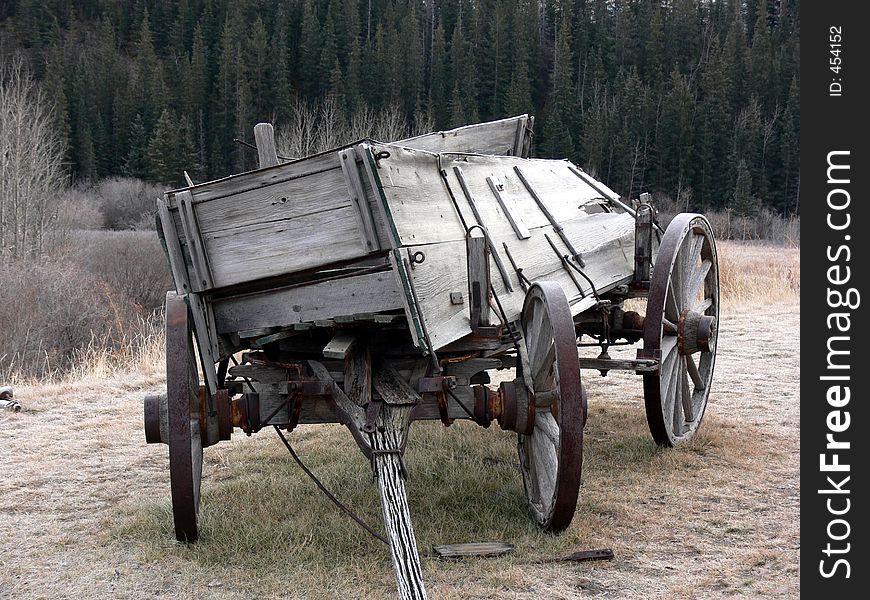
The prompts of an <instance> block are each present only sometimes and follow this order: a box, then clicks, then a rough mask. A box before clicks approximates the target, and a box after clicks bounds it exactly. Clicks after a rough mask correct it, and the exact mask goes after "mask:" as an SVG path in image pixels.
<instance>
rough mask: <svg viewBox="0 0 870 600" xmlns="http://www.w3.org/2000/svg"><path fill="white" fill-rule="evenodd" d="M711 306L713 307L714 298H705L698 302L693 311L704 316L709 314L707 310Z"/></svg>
mask: <svg viewBox="0 0 870 600" xmlns="http://www.w3.org/2000/svg"><path fill="white" fill-rule="evenodd" d="M711 306H713V299H712V298H704V299H703V300H702V301H701V302H698V303H697V304H696V305H695V306H694V307H692V310H693V311H695V312H696V313H698V314H702V315H703V314H704V313H706V312H707V309H708V308H710V307H711Z"/></svg>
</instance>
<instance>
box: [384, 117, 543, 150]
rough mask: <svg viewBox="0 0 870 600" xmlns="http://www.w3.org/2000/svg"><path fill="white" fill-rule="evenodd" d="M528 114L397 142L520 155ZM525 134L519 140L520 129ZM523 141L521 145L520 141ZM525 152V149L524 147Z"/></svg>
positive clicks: (407, 145)
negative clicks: (518, 151) (518, 152)
mask: <svg viewBox="0 0 870 600" xmlns="http://www.w3.org/2000/svg"><path fill="white" fill-rule="evenodd" d="M528 122H529V118H528V115H519V116H516V117H510V118H507V119H501V120H499V121H490V122H487V123H477V124H474V125H466V126H464V127H457V128H456V129H451V130H449V131H436V132H433V133H427V134H424V135H420V136H417V137H412V138H407V139H404V140H399V141H397V142H393V143H394V144H396V145H397V146H405V147H407V148H415V149H417V150H426V151H428V152H472V153H476V154H499V155H509V154H517V147H518V146H519V147H520V148H525V147H527V146H526V137H527V136H528V135H529V133H528V132H527V131H526V124H527V123H528ZM519 127H521V128H522V131H523V133H522V135H521V136H519V137H520V139H519V140H518V139H517V137H518V135H517V131H518V128H519ZM518 141H519V144H518ZM520 151H522V150H520Z"/></svg>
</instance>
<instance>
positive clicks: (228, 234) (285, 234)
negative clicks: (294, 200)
mask: <svg viewBox="0 0 870 600" xmlns="http://www.w3.org/2000/svg"><path fill="white" fill-rule="evenodd" d="M204 237H205V247H206V251H207V253H208V255H209V257H210V258H211V267H212V273H213V279H214V285H215V286H216V287H227V286H231V285H235V284H239V283H244V282H248V281H253V280H256V279H263V278H266V277H275V276H278V275H284V274H286V273H292V272H294V271H301V270H303V269H310V268H314V267H317V266H319V265H323V264H328V263H332V262H337V261H341V260H348V259H352V258H356V257H358V256H360V255H361V254H362V249H361V247H360V243H359V238H358V236H357V229H356V221H355V219H354V216H353V209H352V208H350V206H347V207H344V208H338V209H334V210H329V211H326V212H319V213H316V214H308V215H304V216H300V217H298V218H295V219H290V220H286V221H277V222H272V223H261V224H256V225H248V226H245V227H237V228H235V229H229V230H225V231H220V232H214V233H207V234H206V235H205V236H204Z"/></svg>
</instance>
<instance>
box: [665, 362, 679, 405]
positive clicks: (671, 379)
mask: <svg viewBox="0 0 870 600" xmlns="http://www.w3.org/2000/svg"><path fill="white" fill-rule="evenodd" d="M672 356H673V357H674V358H673V360H671V361H670V367H669V368H668V369H667V371H665V373H666V375H665V377H663V378H662V379H663V381H665V382H666V384H665V387H664V398H665V403H664V406H665V411H664V412H665V415H668V414H671V412H672V411H673V410H674V407H673V404H674V398H676V393H675V386H676V382H677V377H678V375H679V372H680V367H679V364H678V363H679V361H678V360H677V356H678V355H677V354H673V355H672Z"/></svg>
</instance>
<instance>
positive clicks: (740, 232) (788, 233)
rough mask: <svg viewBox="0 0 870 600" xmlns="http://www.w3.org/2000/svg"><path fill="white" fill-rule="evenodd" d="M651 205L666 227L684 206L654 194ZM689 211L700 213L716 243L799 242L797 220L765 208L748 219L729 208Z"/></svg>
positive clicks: (693, 209)
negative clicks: (739, 241)
mask: <svg viewBox="0 0 870 600" xmlns="http://www.w3.org/2000/svg"><path fill="white" fill-rule="evenodd" d="M653 205H654V206H655V207H656V210H658V221H659V223H660V224H661V225H662V227H666V226H667V224H668V223H670V222H671V219H673V218H674V217H675V216H676V215H677V213H679V212H686V210H687V207H686V205H683V204H682V203H680V202H675V201H674V200H673V198H671V197H670V196H668V195H667V194H655V195H654V196H653ZM688 210H689V212H695V211H697V212H702V213H703V214H704V216H705V217H707V220H708V221H710V226H711V227H712V228H713V235H714V236H715V237H716V239H719V240H741V241H766V242H774V243H776V244H782V245H785V246H789V247H797V246H799V245H800V241H801V221H800V217H796V216H793V215H792V216H788V217H783V216H781V215H779V214H777V213H776V212H774V211H772V210H770V209H769V208H766V207H761V208H759V209H758V210H757V211H756V213H755V214H754V215H752V216H747V215H738V214H736V213H735V212H734V211H733V210H731V209H730V208H726V209H724V210H710V211H703V210H700V211H699V210H698V209H697V208H695V207H689V209H688Z"/></svg>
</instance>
